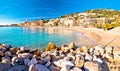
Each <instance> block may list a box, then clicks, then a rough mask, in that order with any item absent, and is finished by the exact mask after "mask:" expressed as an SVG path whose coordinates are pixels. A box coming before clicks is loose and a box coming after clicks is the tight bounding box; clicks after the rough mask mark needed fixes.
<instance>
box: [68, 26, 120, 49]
mask: <svg viewBox="0 0 120 71" xmlns="http://www.w3.org/2000/svg"><path fill="white" fill-rule="evenodd" d="M67 30H72V31H77V32H80V33H82V34H84V35H85V36H88V37H90V38H92V39H93V40H94V41H96V42H97V43H98V44H101V45H107V46H116V47H120V45H119V42H120V33H119V32H120V27H117V28H114V29H112V30H108V31H104V30H103V29H97V28H93V27H91V28H80V27H74V28H73V27H72V28H67Z"/></svg>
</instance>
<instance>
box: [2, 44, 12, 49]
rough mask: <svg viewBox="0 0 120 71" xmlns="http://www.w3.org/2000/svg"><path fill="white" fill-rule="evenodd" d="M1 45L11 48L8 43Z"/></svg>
mask: <svg viewBox="0 0 120 71" xmlns="http://www.w3.org/2000/svg"><path fill="white" fill-rule="evenodd" d="M3 47H5V48H7V49H10V48H12V46H11V45H10V44H3Z"/></svg>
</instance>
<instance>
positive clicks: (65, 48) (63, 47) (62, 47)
mask: <svg viewBox="0 0 120 71" xmlns="http://www.w3.org/2000/svg"><path fill="white" fill-rule="evenodd" d="M69 50H70V49H69V48H68V46H66V45H62V46H61V51H62V52H64V53H67V52H69Z"/></svg>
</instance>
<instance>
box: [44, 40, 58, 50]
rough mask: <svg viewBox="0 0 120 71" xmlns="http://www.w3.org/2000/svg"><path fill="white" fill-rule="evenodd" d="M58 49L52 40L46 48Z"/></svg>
mask: <svg viewBox="0 0 120 71" xmlns="http://www.w3.org/2000/svg"><path fill="white" fill-rule="evenodd" d="M55 49H56V45H55V44H54V43H52V42H49V43H48V45H47V47H46V48H45V50H46V51H51V50H55Z"/></svg>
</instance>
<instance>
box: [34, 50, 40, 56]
mask: <svg viewBox="0 0 120 71" xmlns="http://www.w3.org/2000/svg"><path fill="white" fill-rule="evenodd" d="M33 54H34V55H37V56H41V53H40V51H38V50H36V51H35V52H34V53H33Z"/></svg>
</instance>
